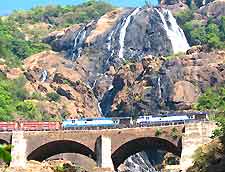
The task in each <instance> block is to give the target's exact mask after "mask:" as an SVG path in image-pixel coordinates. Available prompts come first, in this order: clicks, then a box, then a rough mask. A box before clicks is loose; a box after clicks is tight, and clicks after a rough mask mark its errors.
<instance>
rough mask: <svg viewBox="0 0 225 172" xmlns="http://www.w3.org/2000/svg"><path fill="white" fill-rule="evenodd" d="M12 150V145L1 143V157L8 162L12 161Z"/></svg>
mask: <svg viewBox="0 0 225 172" xmlns="http://www.w3.org/2000/svg"><path fill="white" fill-rule="evenodd" d="M10 150H11V146H9V145H0V159H1V160H3V161H4V162H6V163H9V162H10V161H11V154H10Z"/></svg>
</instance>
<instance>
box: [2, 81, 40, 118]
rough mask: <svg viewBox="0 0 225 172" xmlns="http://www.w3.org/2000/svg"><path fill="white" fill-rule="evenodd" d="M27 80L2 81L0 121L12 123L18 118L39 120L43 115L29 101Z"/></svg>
mask: <svg viewBox="0 0 225 172" xmlns="http://www.w3.org/2000/svg"><path fill="white" fill-rule="evenodd" d="M25 82H26V80H25V79H24V78H23V77H21V78H19V79H17V80H7V79H6V78H4V77H2V78H1V80H0V121H12V120H13V119H14V118H15V117H16V116H18V115H19V116H21V117H23V118H25V119H37V118H38V117H39V116H40V115H41V113H40V111H39V110H38V108H37V107H36V106H35V105H34V104H33V103H32V102H31V101H29V100H27V99H28V98H29V94H28V93H27V92H26V91H25V89H24V84H25Z"/></svg>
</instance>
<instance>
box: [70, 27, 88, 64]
mask: <svg viewBox="0 0 225 172" xmlns="http://www.w3.org/2000/svg"><path fill="white" fill-rule="evenodd" d="M86 34H87V30H86V26H85V27H83V28H82V29H81V30H80V31H79V32H78V34H77V35H76V37H75V39H74V44H73V55H72V61H74V60H75V58H79V57H80V56H81V52H82V46H83V43H84V39H85V37H86Z"/></svg>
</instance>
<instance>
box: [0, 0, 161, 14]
mask: <svg viewBox="0 0 225 172" xmlns="http://www.w3.org/2000/svg"><path fill="white" fill-rule="evenodd" d="M105 1H106V2H110V3H111V4H113V5H116V6H122V7H125V6H129V7H133V6H142V5H143V4H144V3H145V0H105ZM151 1H152V3H153V4H157V2H158V0H151ZM82 2H85V0H0V15H7V14H10V13H11V12H12V11H13V10H21V9H30V8H32V7H35V6H38V5H48V4H61V5H77V4H80V3H82Z"/></svg>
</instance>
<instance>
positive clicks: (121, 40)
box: [119, 8, 140, 59]
mask: <svg viewBox="0 0 225 172" xmlns="http://www.w3.org/2000/svg"><path fill="white" fill-rule="evenodd" d="M139 11H140V8H136V9H135V10H134V11H133V12H132V13H131V14H130V15H129V16H127V18H125V19H124V20H123V23H122V27H121V30H120V37H119V44H120V50H119V58H121V59H123V52H124V42H125V37H126V33H127V27H128V26H129V24H130V21H131V17H132V16H135V15H136V14H137V13H138V12H139Z"/></svg>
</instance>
